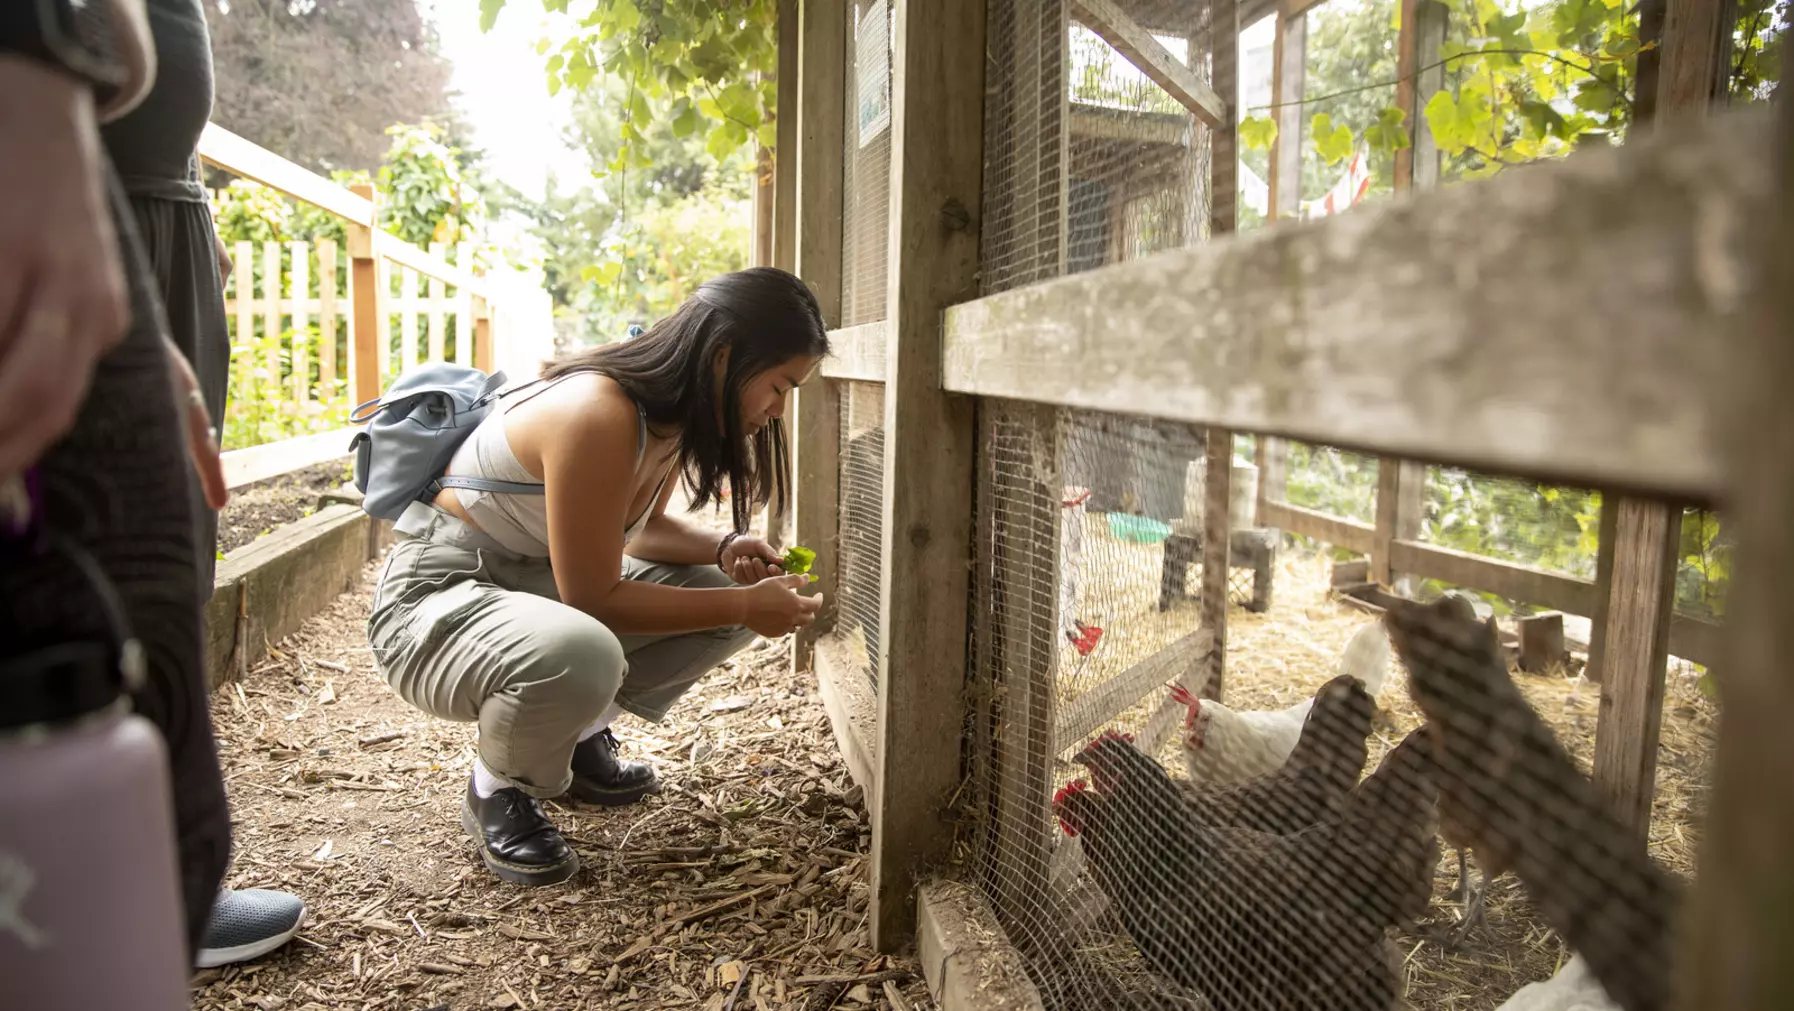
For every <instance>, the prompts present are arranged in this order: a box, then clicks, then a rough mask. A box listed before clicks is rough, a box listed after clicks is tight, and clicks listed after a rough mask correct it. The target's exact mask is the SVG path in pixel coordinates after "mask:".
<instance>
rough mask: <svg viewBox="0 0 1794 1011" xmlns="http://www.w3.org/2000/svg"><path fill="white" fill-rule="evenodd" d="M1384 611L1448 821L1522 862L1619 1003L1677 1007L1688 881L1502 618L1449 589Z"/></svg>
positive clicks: (1483, 847)
mask: <svg viewBox="0 0 1794 1011" xmlns="http://www.w3.org/2000/svg"><path fill="white" fill-rule="evenodd" d="M1384 622H1385V624H1386V625H1387V626H1388V628H1389V637H1390V639H1391V641H1392V642H1393V644H1394V646H1395V650H1396V653H1397V655H1398V656H1400V657H1401V659H1402V662H1403V663H1404V664H1405V665H1406V666H1407V668H1408V674H1409V679H1410V689H1411V694H1412V695H1413V697H1414V701H1415V702H1416V703H1418V704H1419V706H1420V708H1421V710H1422V711H1423V712H1425V714H1426V716H1427V719H1428V720H1429V721H1430V722H1431V723H1432V725H1434V726H1436V727H1437V728H1438V735H1437V747H1436V749H1435V753H1436V758H1437V762H1438V776H1439V788H1440V792H1441V795H1442V800H1441V807H1442V809H1444V811H1445V812H1446V813H1447V814H1448V816H1449V818H1450V820H1451V822H1452V823H1453V824H1452V825H1451V826H1450V830H1451V831H1452V832H1453V833H1454V834H1458V835H1462V836H1465V837H1467V838H1468V841H1469V842H1470V845H1471V847H1472V848H1473V849H1475V850H1476V852H1477V855H1478V857H1479V858H1482V859H1486V860H1488V861H1489V862H1490V864H1491V866H1494V867H1506V868H1511V869H1512V870H1513V871H1514V872H1515V873H1516V874H1518V875H1519V876H1520V880H1521V881H1522V882H1523V883H1524V884H1525V885H1526V889H1527V893H1528V894H1529V895H1530V896H1531V898H1532V900H1533V901H1534V902H1535V903H1537V904H1538V907H1539V909H1540V911H1541V912H1542V913H1543V914H1544V916H1545V919H1546V920H1547V921H1548V922H1549V923H1550V924H1551V926H1552V927H1553V928H1555V929H1556V930H1557V931H1558V933H1560V934H1562V935H1563V938H1564V940H1565V941H1566V942H1567V943H1568V944H1569V946H1570V947H1572V948H1574V949H1576V950H1577V951H1578V952H1579V953H1581V955H1582V957H1583V958H1584V959H1585V960H1587V962H1588V964H1589V967H1590V968H1591V969H1592V970H1593V971H1594V974H1595V976H1596V978H1598V979H1599V980H1600V981H1601V985H1602V986H1603V987H1605V988H1606V989H1607V992H1608V994H1609V995H1611V996H1612V997H1613V999H1614V1000H1615V1001H1616V1002H1617V1003H1618V1004H1619V1005H1620V1006H1621V1007H1624V1008H1626V1009H1627V1011H1658V1009H1661V1008H1663V1007H1665V1006H1666V1005H1667V1003H1668V1001H1669V995H1670V983H1669V971H1670V966H1671V958H1670V954H1671V952H1670V932H1671V923H1672V922H1673V921H1674V918H1675V916H1676V911H1677V908H1678V906H1679V904H1680V897H1679V888H1678V886H1677V884H1676V882H1675V881H1674V879H1673V878H1671V876H1670V875H1669V874H1668V873H1667V872H1666V871H1664V870H1663V868H1661V867H1659V866H1658V865H1657V864H1656V862H1655V861H1653V860H1652V859H1651V857H1650V855H1649V853H1648V852H1647V851H1646V849H1645V847H1644V844H1643V842H1642V841H1641V840H1639V839H1638V838H1637V837H1636V836H1635V835H1634V834H1633V833H1632V832H1631V831H1630V830H1628V829H1627V828H1626V827H1625V826H1624V825H1622V824H1621V823H1620V821H1619V819H1618V818H1616V817H1615V816H1614V815H1613V813H1612V812H1611V811H1610V810H1609V809H1608V806H1607V803H1606V801H1605V800H1604V799H1603V798H1602V797H1601V795H1600V794H1599V793H1598V792H1597V791H1596V789H1595V787H1594V784H1593V783H1591V782H1590V781H1589V779H1588V777H1586V776H1584V775H1583V774H1582V772H1581V771H1580V770H1579V769H1578V768H1577V767H1576V763H1575V761H1574V760H1573V759H1572V758H1571V757H1570V754H1569V752H1567V751H1565V750H1564V748H1563V745H1561V744H1559V743H1558V741H1557V738H1556V737H1555V736H1554V735H1553V734H1552V733H1551V729H1550V728H1549V727H1547V726H1546V725H1545V722H1544V720H1542V719H1540V718H1539V715H1538V713H1536V712H1534V711H1533V708H1532V707H1531V706H1530V705H1528V704H1527V702H1526V699H1525V697H1524V696H1522V695H1521V694H1520V689H1519V688H1518V687H1517V686H1516V685H1515V684H1514V682H1513V679H1512V678H1511V677H1510V676H1509V675H1508V670H1507V661H1506V659H1505V657H1504V656H1503V654H1502V652H1501V646H1500V643H1499V641H1498V639H1497V636H1496V632H1495V628H1494V626H1493V624H1492V623H1489V624H1485V623H1482V622H1479V621H1477V620H1476V618H1475V617H1474V615H1473V614H1471V613H1469V612H1468V611H1467V610H1466V609H1465V608H1464V607H1463V606H1462V605H1461V603H1460V602H1453V601H1451V600H1449V599H1448V600H1441V601H1438V602H1435V603H1434V604H1431V605H1422V604H1413V603H1408V602H1399V603H1397V604H1396V605H1395V606H1394V607H1392V608H1391V609H1390V610H1389V611H1388V612H1387V614H1385V616H1384Z"/></svg>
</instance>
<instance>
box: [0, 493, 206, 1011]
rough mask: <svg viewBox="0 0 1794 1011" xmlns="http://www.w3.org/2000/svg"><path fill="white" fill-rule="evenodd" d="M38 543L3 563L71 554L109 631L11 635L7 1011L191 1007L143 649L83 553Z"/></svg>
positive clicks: (2, 730) (4, 922) (4, 734)
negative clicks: (144, 711)
mask: <svg viewBox="0 0 1794 1011" xmlns="http://www.w3.org/2000/svg"><path fill="white" fill-rule="evenodd" d="M4 497H5V496H4V495H0V499H3V498H4ZM15 501H16V499H15ZM0 504H4V503H3V502H0ZM4 519H6V517H0V520H4ZM5 525H6V524H5V523H3V522H0V528H4V527H5ZM7 532H8V531H6V530H4V529H0V534H5V533H7ZM13 532H16V531H13ZM3 540H7V538H4V537H0V541H3ZM29 542H30V546H28V547H25V548H21V547H20V543H21V542H20V541H17V540H14V541H12V542H11V543H9V544H0V565H8V564H17V563H18V559H19V557H20V552H21V550H24V551H30V552H33V553H37V552H41V551H45V550H47V551H50V552H52V553H53V555H55V556H56V557H59V558H61V559H64V560H66V562H67V564H69V565H70V566H73V567H75V568H76V569H77V570H79V571H80V572H81V573H82V574H83V575H84V576H85V577H86V579H87V582H88V583H89V584H90V585H91V586H92V588H93V591H94V607H95V608H96V610H97V611H98V613H100V614H102V615H104V616H105V618H106V620H107V623H108V625H109V626H110V629H111V633H110V635H109V636H107V637H105V638H102V639H98V640H92V641H89V640H73V641H65V642H55V643H49V644H35V645H33V646H32V647H31V648H21V646H20V645H19V644H18V643H17V642H16V641H9V638H10V637H11V633H14V632H16V631H17V630H9V629H6V628H4V627H0V1008H6V1009H11V1008H19V1009H21V1011H24V1009H31V1011H97V1009H101V1008H105V1009H109V1011H180V1009H182V1008H186V1007H187V1006H188V997H187V970H186V957H187V952H186V948H187V940H186V927H185V921H184V918H183V914H182V910H181V898H180V887H179V868H178V865H177V863H176V859H175V842H174V839H175V834H174V824H173V815H172V805H171V800H170V796H169V783H168V761H167V757H166V753H165V748H164V745H163V742H162V737H161V734H160V733H159V732H158V731H157V730H156V728H155V726H154V725H153V724H151V723H150V722H149V721H148V720H146V719H144V718H143V717H141V716H138V715H136V714H135V713H133V712H132V711H131V708H130V703H129V700H128V697H127V691H128V689H130V688H132V687H134V686H135V685H136V684H137V683H138V682H140V681H141V680H142V678H143V654H142V650H141V648H140V646H139V645H138V643H137V641H136V640H135V639H134V638H133V637H132V636H131V632H130V629H129V627H128V626H127V623H126V621H125V617H124V611H123V608H122V607H121V605H120V603H119V601H118V598H117V595H116V594H115V593H114V592H113V589H112V586H111V584H110V582H109V581H107V579H106V577H105V575H104V573H102V572H101V571H100V570H99V567H98V565H96V564H95V563H94V562H93V559H92V558H91V557H90V556H88V555H87V553H86V552H85V551H83V550H81V548H80V547H79V546H78V545H75V544H73V543H72V542H68V541H66V540H64V539H61V538H59V537H57V536H56V535H55V534H53V533H39V534H37V535H35V536H31V537H30V538H29ZM0 613H3V612H0Z"/></svg>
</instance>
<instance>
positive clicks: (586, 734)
mask: <svg viewBox="0 0 1794 1011" xmlns="http://www.w3.org/2000/svg"><path fill="white" fill-rule="evenodd" d="M621 715H623V707H622V706H619V705H617V704H616V703H615V702H612V703H611V704H610V705H608V706H606V707H605V709H604V715H603V716H600V717H598V718H597V719H596V720H593V721H592V725H591V726H589V727H587V728H585V729H584V730H581V731H580V732H579V739H580V740H582V741H584V740H588V739H590V738H593V737H597V736H598V735H599V734H601V733H603V732H604V731H605V730H607V729H609V728H610V725H611V721H612V720H615V719H616V718H617V717H619V716H621Z"/></svg>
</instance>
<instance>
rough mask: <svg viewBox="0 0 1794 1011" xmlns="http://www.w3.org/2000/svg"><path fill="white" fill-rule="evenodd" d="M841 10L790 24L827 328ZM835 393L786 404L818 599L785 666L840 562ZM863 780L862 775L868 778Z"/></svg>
mask: <svg viewBox="0 0 1794 1011" xmlns="http://www.w3.org/2000/svg"><path fill="white" fill-rule="evenodd" d="M846 60H847V8H846V5H845V4H843V3H841V2H839V0H804V3H803V4H802V8H801V10H800V12H799V25H798V87H797V102H796V106H797V107H796V108H795V109H793V110H791V112H793V113H795V118H796V120H797V134H798V143H797V149H796V151H795V152H794V159H793V160H794V161H795V163H796V172H797V194H796V196H795V197H794V198H793V199H794V202H795V203H796V204H797V206H798V208H799V212H798V215H797V275H798V276H799V277H801V278H803V279H804V281H805V282H806V283H808V284H809V286H810V290H811V291H813V292H815V294H816V302H817V304H818V306H820V307H821V309H822V321H823V324H824V325H825V326H829V327H837V326H839V325H840V323H841V239H842V236H841V181H842V154H843V150H842V147H841V144H842V131H843V128H844V127H843V123H844V120H843V117H844V116H845V115H846V103H847V92H846V83H845V77H844V75H845V74H846ZM840 412H841V402H840V391H839V390H838V389H837V388H836V387H835V385H834V384H833V383H831V382H829V381H828V380H827V379H825V378H823V377H821V376H818V377H815V378H812V379H811V380H810V381H809V382H807V383H805V384H804V385H803V386H801V387H799V388H798V390H797V396H796V401H795V403H794V404H793V407H792V420H791V427H792V431H793V432H794V433H795V435H794V438H793V440H792V445H793V460H792V474H793V477H792V483H793V486H794V491H795V499H794V501H793V503H792V505H793V510H792V513H793V515H792V529H793V536H794V537H795V540H796V543H798V544H802V545H804V546H805V547H808V548H810V549H812V550H814V551H815V552H816V566H815V568H814V569H812V570H811V571H812V574H813V575H814V576H815V577H816V582H815V584H814V586H815V589H816V591H817V592H818V593H821V594H822V596H823V600H824V604H823V612H822V614H820V615H818V616H817V620H816V623H815V624H814V625H812V626H811V627H810V628H807V629H800V630H799V631H798V634H797V635H796V636H794V637H793V645H792V649H793V653H792V665H793V667H795V668H796V669H797V670H799V671H805V670H809V669H810V654H811V652H812V650H813V649H814V648H815V642H816V637H817V636H818V635H820V634H822V633H824V632H827V631H828V630H829V629H831V628H833V627H834V609H835V589H836V580H837V577H838V576H839V569H838V568H837V566H838V564H839V562H840V558H839V555H838V547H837V545H836V540H837V538H838V537H839V535H840V504H841V487H840V483H841V465H840V452H841V446H840V442H841V413H840ZM868 783H870V780H868Z"/></svg>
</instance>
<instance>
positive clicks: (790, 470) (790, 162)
mask: <svg viewBox="0 0 1794 1011" xmlns="http://www.w3.org/2000/svg"><path fill="white" fill-rule="evenodd" d="M778 17H779V43H778V45H779V49H778V69H777V79H778V81H779V82H781V85H782V86H781V87H780V89H779V92H778V110H777V116H778V118H777V119H776V120H775V121H774V122H775V124H776V128H777V130H778V138H777V142H776V143H775V144H774V145H773V150H772V169H773V176H772V205H773V207H772V257H771V259H770V260H769V261H768V262H770V263H771V264H772V265H773V266H775V267H778V268H779V269H780V270H790V271H795V270H796V269H797V158H798V155H797V129H798V123H797V119H798V111H797V103H798V97H797V92H798V89H799V87H800V85H799V83H798V74H799V72H800V71H799V70H798V51H797V47H798V18H799V15H798V0H779V13H778ZM796 400H797V396H796V391H795V390H793V391H787V392H786V394H785V411H784V414H785V416H786V417H791V415H792V411H793V409H794V406H795V404H796ZM786 462H787V465H788V466H787V469H786V475H785V477H786V481H787V483H788V485H795V483H796V476H797V471H796V469H795V468H794V467H792V466H789V465H790V464H793V463H795V461H794V460H788V461H786ZM792 512H793V504H792V501H791V495H789V494H787V495H784V496H777V495H775V496H774V498H773V500H772V501H771V502H769V503H767V508H766V541H767V543H768V544H770V545H771V546H772V548H773V550H774V551H778V550H781V549H783V548H784V546H785V544H786V542H787V541H788V540H790V538H791V537H792V535H793V534H794V533H795V531H794V528H793V525H792V522H793V521H792Z"/></svg>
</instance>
